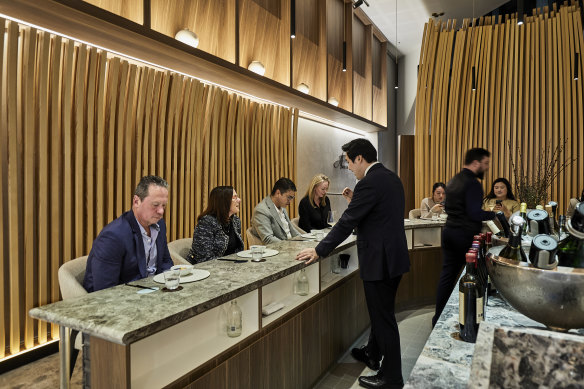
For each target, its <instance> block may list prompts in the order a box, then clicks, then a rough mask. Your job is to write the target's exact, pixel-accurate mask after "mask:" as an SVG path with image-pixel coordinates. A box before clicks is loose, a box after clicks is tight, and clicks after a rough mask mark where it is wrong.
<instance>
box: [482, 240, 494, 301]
mask: <svg viewBox="0 0 584 389" xmlns="http://www.w3.org/2000/svg"><path fill="white" fill-rule="evenodd" d="M485 235H486V238H485V251H486V253H487V254H488V253H489V250H490V249H491V248H492V247H493V240H492V239H493V233H491V232H488V231H487V233H486V234H485ZM485 258H486V255H485ZM495 294H497V289H496V288H495V285H494V284H493V283H492V282H491V276H490V275H489V276H487V296H494V295H495Z"/></svg>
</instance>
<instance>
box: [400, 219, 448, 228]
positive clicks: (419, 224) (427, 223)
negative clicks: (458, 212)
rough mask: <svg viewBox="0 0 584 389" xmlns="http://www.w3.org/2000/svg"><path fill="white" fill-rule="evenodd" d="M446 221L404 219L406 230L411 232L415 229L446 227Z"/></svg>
mask: <svg viewBox="0 0 584 389" xmlns="http://www.w3.org/2000/svg"><path fill="white" fill-rule="evenodd" d="M445 224H446V220H442V219H441V220H431V219H404V228H405V229H406V230H411V229H415V228H433V227H444V225H445Z"/></svg>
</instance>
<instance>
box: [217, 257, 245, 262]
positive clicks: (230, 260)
mask: <svg viewBox="0 0 584 389" xmlns="http://www.w3.org/2000/svg"><path fill="white" fill-rule="evenodd" d="M217 260H218V261H228V262H235V263H244V262H247V259H229V258H217Z"/></svg>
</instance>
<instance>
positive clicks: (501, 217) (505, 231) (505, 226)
mask: <svg viewBox="0 0 584 389" xmlns="http://www.w3.org/2000/svg"><path fill="white" fill-rule="evenodd" d="M496 215H497V220H499V224H501V227H503V236H504V237H505V238H509V235H510V232H509V222H508V221H507V218H506V217H505V214H504V213H503V212H501V211H499V212H497V213H496Z"/></svg>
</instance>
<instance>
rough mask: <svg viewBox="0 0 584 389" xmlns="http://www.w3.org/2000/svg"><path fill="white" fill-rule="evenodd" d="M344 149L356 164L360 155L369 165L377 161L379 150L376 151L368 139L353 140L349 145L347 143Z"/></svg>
mask: <svg viewBox="0 0 584 389" xmlns="http://www.w3.org/2000/svg"><path fill="white" fill-rule="evenodd" d="M342 149H343V151H344V152H345V153H347V157H349V159H350V160H351V161H353V162H355V158H357V156H358V155H360V156H361V157H363V159H364V160H365V161H367V162H369V163H371V162H375V161H377V150H375V147H373V145H372V144H371V142H369V141H368V140H367V139H364V138H357V139H353V140H352V141H350V142H349V143H345V144H344V145H343V147H342Z"/></svg>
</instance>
